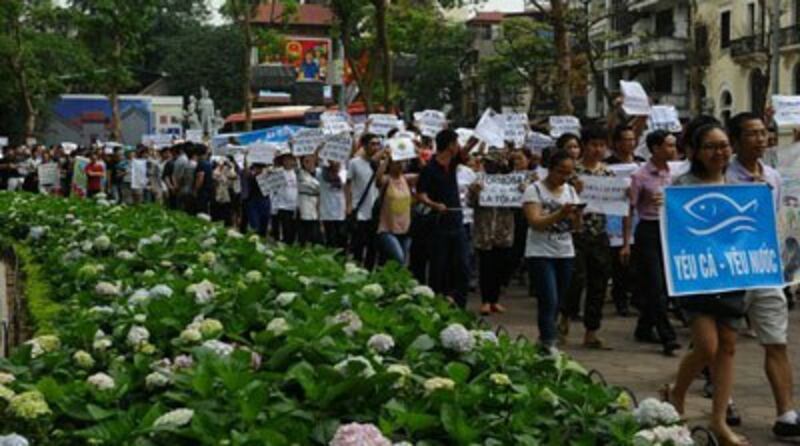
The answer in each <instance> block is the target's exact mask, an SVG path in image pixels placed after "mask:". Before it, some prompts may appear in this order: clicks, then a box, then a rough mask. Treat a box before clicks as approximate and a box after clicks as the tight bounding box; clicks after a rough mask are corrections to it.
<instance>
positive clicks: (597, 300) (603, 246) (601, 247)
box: [561, 234, 611, 331]
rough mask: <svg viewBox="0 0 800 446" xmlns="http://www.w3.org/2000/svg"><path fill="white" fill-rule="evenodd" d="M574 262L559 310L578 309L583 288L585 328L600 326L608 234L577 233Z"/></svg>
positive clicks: (572, 311)
mask: <svg viewBox="0 0 800 446" xmlns="http://www.w3.org/2000/svg"><path fill="white" fill-rule="evenodd" d="M574 239H575V266H574V271H573V275H572V283H571V284H570V287H569V289H568V290H567V295H566V297H565V299H564V301H563V302H562V303H561V313H562V314H564V315H566V316H574V315H576V314H578V313H579V312H580V305H581V295H582V294H583V292H584V290H585V291H586V300H585V301H584V306H583V326H584V327H585V328H586V330H587V331H597V330H599V329H600V322H601V320H602V319H603V302H604V301H605V298H606V288H608V275H609V270H610V268H609V260H610V259H609V256H610V255H611V250H610V249H609V247H608V236H607V235H606V234H601V235H589V234H576V235H575V236H574Z"/></svg>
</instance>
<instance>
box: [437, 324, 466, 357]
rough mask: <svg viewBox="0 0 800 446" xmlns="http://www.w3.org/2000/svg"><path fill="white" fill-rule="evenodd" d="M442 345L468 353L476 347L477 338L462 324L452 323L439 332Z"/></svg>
mask: <svg viewBox="0 0 800 446" xmlns="http://www.w3.org/2000/svg"><path fill="white" fill-rule="evenodd" d="M439 339H440V340H441V341H442V345H443V346H444V347H445V348H448V349H450V350H455V351H457V352H459V353H467V352H469V351H472V349H473V348H475V338H474V337H473V336H472V334H471V333H470V332H469V331H468V330H467V329H466V328H464V326H463V325H461V324H450V325H449V326H448V327H447V328H445V329H444V330H442V332H441V333H440V334H439Z"/></svg>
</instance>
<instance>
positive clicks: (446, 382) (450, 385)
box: [423, 376, 456, 393]
mask: <svg viewBox="0 0 800 446" xmlns="http://www.w3.org/2000/svg"><path fill="white" fill-rule="evenodd" d="M455 386H456V383H455V381H453V380H452V379H450V378H442V377H440V376H437V377H434V378H428V379H426V380H425V382H424V383H423V387H424V388H425V393H433V392H435V391H436V390H439V389H443V390H453V389H454V388H455Z"/></svg>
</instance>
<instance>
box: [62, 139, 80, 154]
mask: <svg viewBox="0 0 800 446" xmlns="http://www.w3.org/2000/svg"><path fill="white" fill-rule="evenodd" d="M61 148H62V149H64V153H66V154H67V155H69V154H70V153H72V152H74V151H76V150H78V145H77V144H75V143H74V142H62V143H61Z"/></svg>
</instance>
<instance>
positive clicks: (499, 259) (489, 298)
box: [475, 248, 511, 304]
mask: <svg viewBox="0 0 800 446" xmlns="http://www.w3.org/2000/svg"><path fill="white" fill-rule="evenodd" d="M475 252H476V253H477V254H478V282H479V284H480V288H481V302H482V303H485V304H496V303H497V302H498V301H499V300H500V288H501V287H502V286H503V285H504V283H503V282H504V279H505V277H506V274H505V272H506V270H507V269H508V268H507V265H508V259H509V258H510V253H511V248H492V249H476V250H475Z"/></svg>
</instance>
